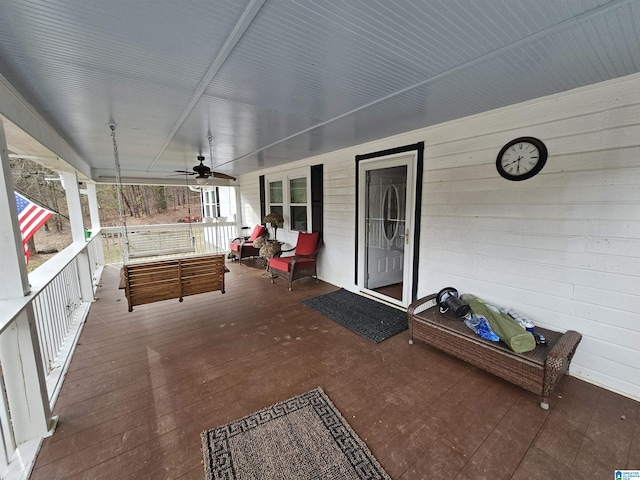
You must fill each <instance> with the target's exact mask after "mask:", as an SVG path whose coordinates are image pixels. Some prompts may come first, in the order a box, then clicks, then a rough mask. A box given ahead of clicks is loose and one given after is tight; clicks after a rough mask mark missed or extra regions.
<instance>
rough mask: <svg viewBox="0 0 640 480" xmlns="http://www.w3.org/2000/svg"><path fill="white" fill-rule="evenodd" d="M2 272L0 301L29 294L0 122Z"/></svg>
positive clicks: (0, 264) (0, 249)
mask: <svg viewBox="0 0 640 480" xmlns="http://www.w3.org/2000/svg"><path fill="white" fill-rule="evenodd" d="M0 150H1V152H0V160H1V162H2V166H1V167H2V168H1V169H0V252H2V255H0V272H2V276H3V278H4V279H8V280H9V281H3V282H0V300H6V299H9V298H18V297H23V296H25V295H26V294H28V293H29V291H30V288H29V277H28V275H27V266H26V264H25V259H24V249H23V247H22V236H21V235H20V227H19V224H18V212H17V210H16V200H15V196H14V194H13V180H12V179H11V168H10V166H9V156H8V153H7V140H6V138H5V136H4V125H3V124H2V122H1V121H0Z"/></svg>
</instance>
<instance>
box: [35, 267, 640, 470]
mask: <svg viewBox="0 0 640 480" xmlns="http://www.w3.org/2000/svg"><path fill="white" fill-rule="evenodd" d="M228 266H229V268H230V270H231V271H230V272H229V273H228V274H227V291H226V293H225V294H224V295H222V294H221V293H220V292H214V293H207V294H202V295H197V296H192V297H188V298H186V299H185V301H184V303H179V302H177V301H165V302H162V303H157V304H151V305H144V306H140V307H137V308H136V309H135V310H134V311H133V312H132V313H128V312H127V308H126V300H125V299H124V294H123V291H122V290H119V289H118V267H117V266H116V265H107V266H106V267H105V268H104V272H103V275H102V279H101V281H100V285H99V287H98V289H97V291H96V301H95V302H94V304H93V306H92V308H91V310H90V312H89V316H88V317H87V320H86V324H85V327H84V330H83V332H82V335H81V336H80V338H79V343H78V346H77V349H76V353H75V355H74V358H73V360H72V362H71V365H70V368H69V372H68V375H67V378H66V380H65V382H64V385H63V387H62V390H61V392H60V395H59V398H58V402H57V404H56V406H55V408H54V414H55V415H58V418H59V420H58V427H57V429H56V432H55V433H54V434H53V435H52V436H51V437H49V438H47V439H46V440H45V441H44V443H43V445H42V449H41V451H40V453H39V455H38V457H37V460H36V463H35V467H34V470H33V473H32V475H31V478H32V479H46V480H53V479H61V478H74V479H80V478H92V479H96V478H122V479H125V478H165V479H173V478H181V479H187V478H194V479H200V478H202V476H203V466H202V465H201V460H202V452H201V446H200V438H199V434H200V432H201V431H203V430H206V429H209V428H212V427H215V426H218V425H222V424H225V423H227V422H229V421H231V420H234V419H236V418H239V417H242V416H244V415H246V414H249V413H252V412H254V411H257V410H259V409H261V408H263V407H265V406H269V405H272V404H274V403H276V402H279V401H282V400H284V399H287V398H290V397H292V396H295V395H298V394H300V393H303V392H305V391H308V390H310V389H313V388H315V387H317V386H321V387H322V388H323V389H324V390H325V392H326V393H327V395H328V396H329V397H330V398H331V399H332V401H333V402H334V404H335V405H336V406H337V407H338V409H339V410H340V411H341V412H342V414H343V415H344V416H345V418H346V419H347V420H348V421H349V423H350V424H351V426H352V427H353V428H354V430H355V431H356V432H357V433H358V435H359V436H360V437H361V438H362V439H363V440H364V441H365V442H366V443H367V445H368V446H369V448H370V449H371V451H372V452H373V454H374V455H375V456H376V457H377V458H378V460H379V461H380V463H381V464H382V465H383V467H384V468H385V469H386V470H387V472H388V473H389V474H390V475H391V477H392V478H394V479H403V480H408V479H425V478H469V479H479V478H491V479H498V478H500V479H506V478H514V479H536V478H539V479H548V478H609V477H611V476H612V475H613V471H614V470H615V469H618V468H622V469H624V468H634V466H637V465H638V464H640V456H639V455H640V453H639V452H640V445H639V444H638V439H639V432H640V404H639V403H638V402H636V401H633V400H631V399H629V398H626V397H623V396H620V395H617V394H615V393H613V392H610V391H607V390H604V389H602V388H599V387H597V386H595V385H592V384H588V383H586V382H584V381H581V380H579V379H576V378H575V377H569V376H567V377H565V378H564V379H563V381H562V382H561V384H560V387H559V389H558V391H557V393H556V395H554V396H553V397H552V398H551V409H550V410H549V411H544V410H542V409H540V408H539V406H538V401H537V398H536V397H535V395H533V394H530V393H528V392H526V391H524V390H522V389H520V388H518V387H515V386H513V385H511V384H509V383H507V382H505V381H502V380H500V379H498V378H496V377H494V376H491V375H489V374H487V373H485V372H483V371H481V370H479V369H476V368H474V367H472V366H470V365H468V364H466V363H464V362H461V361H458V360H456V359H454V358H453V357H450V356H448V355H446V354H444V353H441V352H439V351H437V350H435V349H432V348H430V347H427V346H426V345H424V344H421V343H420V342H416V344H415V345H413V346H409V344H408V343H407V340H408V333H407V332H406V331H405V332H403V333H400V334H398V335H396V336H394V337H392V338H390V339H388V340H386V341H384V342H382V343H380V344H373V343H371V342H369V341H367V340H365V339H363V338H361V337H359V336H358V335H356V334H354V333H352V332H351V331H349V330H347V329H345V328H343V327H342V326H340V325H338V324H336V323H334V322H333V321H331V320H329V319H327V318H325V317H323V316H322V315H320V314H319V313H317V312H315V311H314V310H312V309H310V308H308V307H306V306H304V305H303V304H302V303H301V301H302V300H303V299H306V298H309V297H312V296H316V295H320V294H323V293H327V292H330V291H333V290H335V289H336V287H334V286H332V285H329V284H327V283H324V282H319V283H317V284H316V283H315V281H314V280H313V279H311V278H308V279H302V280H299V281H298V282H297V286H296V288H295V289H294V291H293V292H289V291H288V290H287V288H286V285H285V283H283V282H277V283H276V284H275V285H272V284H270V282H269V280H268V279H267V278H265V277H264V276H263V272H264V270H263V269H262V268H261V266H260V265H251V263H250V262H248V264H247V265H239V264H237V263H228ZM248 299H251V300H250V301H248Z"/></svg>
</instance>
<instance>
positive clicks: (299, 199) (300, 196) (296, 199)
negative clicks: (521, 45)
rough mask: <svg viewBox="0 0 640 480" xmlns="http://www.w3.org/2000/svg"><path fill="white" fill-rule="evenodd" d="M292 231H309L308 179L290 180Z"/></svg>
mask: <svg viewBox="0 0 640 480" xmlns="http://www.w3.org/2000/svg"><path fill="white" fill-rule="evenodd" d="M289 213H290V219H291V230H296V231H302V232H306V231H307V178H306V177H303V178H293V179H291V180H289Z"/></svg>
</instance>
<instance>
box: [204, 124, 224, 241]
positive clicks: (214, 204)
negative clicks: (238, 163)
mask: <svg viewBox="0 0 640 480" xmlns="http://www.w3.org/2000/svg"><path fill="white" fill-rule="evenodd" d="M207 140H209V158H210V159H211V175H212V176H213V137H212V136H211V132H209V135H207ZM214 178H215V177H214ZM212 193H213V208H214V209H215V212H214V213H215V214H216V218H217V219H218V222H220V217H219V216H218V202H219V199H218V194H217V187H216V186H215V185H214V186H213V191H212ZM220 243H221V240H220V225H218V226H216V247H217V248H218V249H219V250H221V249H222V245H220Z"/></svg>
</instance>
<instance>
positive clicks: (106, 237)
mask: <svg viewBox="0 0 640 480" xmlns="http://www.w3.org/2000/svg"><path fill="white" fill-rule="evenodd" d="M127 230H128V232H138V233H145V234H148V235H149V237H153V236H154V235H159V236H165V235H167V236H170V235H171V234H172V233H174V232H185V231H186V232H189V233H190V235H189V237H190V241H191V242H192V245H193V250H194V252H195V253H196V254H198V253H222V252H226V251H228V250H229V243H230V242H231V240H233V239H234V238H235V237H237V236H238V233H237V232H238V228H237V226H236V224H235V223H232V222H215V223H192V224H187V223H182V224H171V225H145V226H135V227H128V229H127ZM179 236H182V237H184V233H182V234H181V235H179ZM136 260H138V259H136ZM122 261H123V260H122V238H121V231H120V228H119V227H109V228H102V229H101V230H100V231H98V232H93V236H92V237H91V238H90V239H89V240H88V241H87V243H73V244H72V245H70V246H69V247H67V248H66V249H64V250H63V251H62V252H60V253H58V254H57V255H56V256H55V257H53V258H51V259H50V260H48V261H47V262H45V263H44V264H42V265H41V266H40V267H38V268H37V269H36V270H34V271H33V272H32V273H31V274H29V284H30V286H31V292H30V294H29V295H27V296H25V297H22V298H18V299H12V300H3V301H0V478H2V479H25V478H26V477H27V475H28V474H29V472H30V471H31V468H32V466H33V462H34V461H35V457H36V455H37V452H38V450H39V448H40V444H41V442H42V439H43V438H42V436H39V437H38V436H36V438H30V436H29V435H28V434H27V435H25V429H24V428H22V429H21V422H22V421H23V420H21V418H22V417H23V416H24V413H25V411H26V410H27V409H28V408H29V407H28V406H27V405H22V404H20V403H19V402H17V401H16V400H15V398H17V397H16V394H14V391H13V390H15V385H16V383H19V379H20V377H19V376H20V375H21V374H22V372H23V371H24V368H22V367H23V366H21V365H19V364H21V363H24V362H23V360H26V361H27V363H30V364H32V365H34V366H35V367H34V369H33V371H34V372H37V371H38V370H41V371H42V376H43V381H42V382H40V390H41V391H40V392H35V396H36V397H38V394H39V395H40V397H39V398H40V399H41V405H42V404H43V403H44V404H46V403H48V405H49V408H50V409H53V406H54V404H55V401H56V399H57V396H58V393H59V391H60V388H61V386H62V382H63V380H64V376H65V374H66V370H67V368H68V365H69V362H70V360H71V356H72V354H73V351H74V349H75V346H76V344H77V341H78V337H79V335H80V332H81V331H82V326H83V325H84V321H85V319H86V317H87V314H88V312H89V307H90V305H91V302H92V301H93V295H92V293H95V290H96V289H97V286H98V284H99V281H100V276H101V275H102V268H103V266H104V265H105V264H107V263H121V262H122ZM87 272H88V273H87ZM83 292H86V293H84V297H85V298H83ZM25 322H27V323H26V325H27V328H26V330H27V331H30V332H31V335H27V336H29V337H31V339H30V341H29V342H27V344H28V345H30V348H27V349H22V348H19V349H18V350H19V351H18V352H10V353H8V352H6V351H3V350H2V347H3V345H10V344H15V343H16V336H17V335H18V336H19V335H20V333H16V332H17V331H18V330H19V328H18V323H20V325H21V326H20V329H21V330H20V331H21V332H24V325H25ZM10 336H12V337H10ZM5 340H6V341H5ZM25 350H26V351H25ZM16 358H17V359H18V360H17V361H16V360H15V359H16ZM38 365H39V366H38ZM34 383H35V384H36V385H37V384H38V382H34ZM29 394H30V395H33V394H34V392H29ZM21 395H23V393H21ZM18 397H19V395H18ZM41 408H42V406H41ZM27 413H28V412H27ZM46 413H47V414H49V415H50V412H46ZM27 416H28V415H27ZM50 420H51V422H50V423H49V425H50V427H52V423H55V419H52V418H51V419H47V422H49V421H50ZM27 430H28V429H27ZM25 437H26V438H25Z"/></svg>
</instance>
